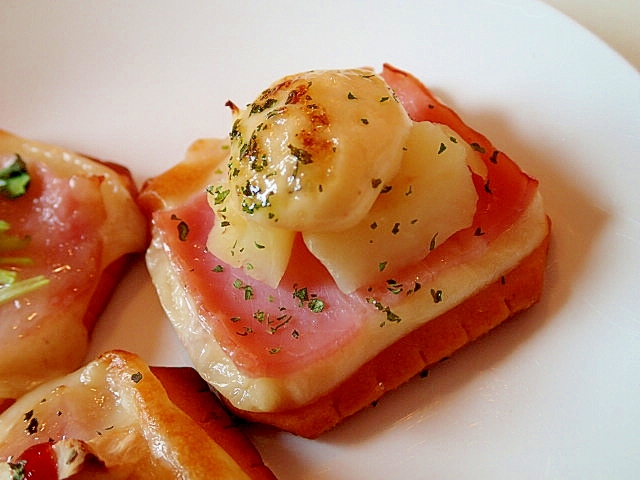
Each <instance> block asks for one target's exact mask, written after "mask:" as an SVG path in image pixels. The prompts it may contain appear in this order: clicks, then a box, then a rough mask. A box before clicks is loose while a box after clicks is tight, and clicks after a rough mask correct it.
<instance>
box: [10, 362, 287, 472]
mask: <svg viewBox="0 0 640 480" xmlns="http://www.w3.org/2000/svg"><path fill="white" fill-rule="evenodd" d="M0 460H2V462H3V463H0V475H1V474H2V472H4V473H5V474H6V478H51V479H58V478H59V479H63V478H129V479H135V478H167V479H169V478H203V479H204V478H207V479H234V480H235V479H255V480H257V479H264V480H266V479H275V477H274V476H273V474H272V472H271V471H270V470H269V469H268V468H267V467H266V466H265V465H264V464H263V462H262V459H261V457H260V455H259V454H258V452H257V450H256V449H255V447H254V446H253V445H252V444H251V443H250V441H249V440H248V438H247V437H246V436H244V434H243V433H242V432H241V431H240V430H239V429H238V428H236V427H235V426H234V425H233V423H232V422H231V419H230V417H229V416H228V415H227V413H226V412H225V411H224V409H223V408H222V405H220V403H219V402H218V401H217V400H216V398H215V396H214V395H212V394H211V391H210V390H209V388H208V387H207V385H206V383H205V382H204V381H203V380H202V379H201V378H200V377H199V376H198V374H197V373H196V372H195V371H194V370H193V369H191V368H188V367H183V368H174V367H155V368H154V367H151V368H150V367H149V366H148V365H147V364H146V363H145V362H144V361H143V360H141V359H140V358H139V357H137V356H136V355H134V354H132V353H128V352H124V351H110V352H107V353H105V354H103V355H101V356H100V357H99V358H98V359H96V360H94V361H92V362H90V363H88V364H87V365H85V366H84V367H82V368H80V369H79V370H77V371H75V372H73V373H71V374H67V375H66V376H64V377H62V378H58V379H55V380H51V381H49V382H47V383H45V384H42V385H40V386H39V387H37V388H36V389H35V390H33V391H31V392H29V393H27V394H26V395H24V396H23V397H21V398H20V399H19V400H17V401H16V403H14V404H13V405H12V406H11V407H10V408H9V409H8V410H6V411H5V412H4V413H3V414H2V415H0ZM3 478H4V477H3Z"/></svg>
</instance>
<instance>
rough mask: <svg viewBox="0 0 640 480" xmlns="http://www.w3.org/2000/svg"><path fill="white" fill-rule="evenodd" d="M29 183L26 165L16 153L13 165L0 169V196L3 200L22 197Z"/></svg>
mask: <svg viewBox="0 0 640 480" xmlns="http://www.w3.org/2000/svg"><path fill="white" fill-rule="evenodd" d="M30 181H31V176H30V175H29V173H28V172H27V164H26V163H25V162H24V160H22V157H20V155H18V154H17V153H16V156H15V159H14V160H13V163H12V164H11V165H9V166H7V167H5V168H2V169H0V194H1V195H2V196H4V197H5V198H17V197H20V196H22V195H24V194H25V193H26V191H27V187H28V186H29V182H30Z"/></svg>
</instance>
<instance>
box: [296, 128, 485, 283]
mask: <svg viewBox="0 0 640 480" xmlns="http://www.w3.org/2000/svg"><path fill="white" fill-rule="evenodd" d="M475 156H477V153H476V152H474V151H473V149H472V148H471V147H470V146H469V145H468V144H466V143H465V142H464V141H463V140H462V139H459V138H458V137H457V135H456V134H455V132H453V131H452V130H451V129H449V128H448V127H446V126H444V125H440V124H433V123H430V122H420V123H416V124H414V126H413V127H412V129H411V133H410V135H409V138H408V139H407V142H406V151H405V154H404V156H403V158H402V166H401V170H400V173H399V174H398V175H397V176H396V177H395V178H394V179H393V181H392V182H390V183H389V184H388V185H387V186H385V187H384V188H383V193H381V194H380V196H379V197H378V199H377V200H376V202H375V203H374V205H373V207H372V208H371V210H370V211H369V212H368V214H367V215H366V216H365V218H364V219H363V220H362V221H361V222H360V223H358V224H357V225H356V226H355V227H353V228H351V229H350V230H348V231H344V232H303V238H304V241H305V243H306V245H307V247H308V248H309V250H310V251H311V252H312V253H313V254H314V255H315V256H316V257H317V258H318V259H320V261H321V262H322V263H323V264H324V265H325V266H326V267H327V269H328V270H329V272H330V273H331V275H332V276H333V278H334V279H335V281H336V283H337V284H338V286H339V287H340V289H341V290H342V291H343V292H345V293H349V292H352V291H354V290H356V289H358V288H360V287H363V286H368V285H371V284H373V283H375V282H379V281H385V280H386V279H389V278H390V275H392V274H393V273H394V272H397V271H398V270H400V269H401V268H403V267H405V266H407V265H410V264H413V263H415V262H417V261H419V260H421V259H422V258H424V257H425V256H426V255H427V254H428V253H429V251H430V250H432V249H433V248H435V247H436V246H437V245H439V244H440V243H442V242H444V241H445V240H446V239H447V238H448V237H449V236H450V235H451V234H453V233H455V232H457V231H458V230H461V229H463V228H465V227H468V226H469V225H471V222H472V220H473V215H474V213H475V209H476V202H477V197H478V196H477V193H476V190H475V187H474V185H473V181H472V178H471V172H470V169H469V166H468V163H469V162H473V163H475V158H474V157H475Z"/></svg>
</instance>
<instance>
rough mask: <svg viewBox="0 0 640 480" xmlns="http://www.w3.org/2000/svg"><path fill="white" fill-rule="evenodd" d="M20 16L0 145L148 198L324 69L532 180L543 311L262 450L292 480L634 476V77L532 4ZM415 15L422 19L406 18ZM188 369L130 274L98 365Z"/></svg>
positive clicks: (5, 38) (444, 1) (78, 5)
mask: <svg viewBox="0 0 640 480" xmlns="http://www.w3.org/2000/svg"><path fill="white" fill-rule="evenodd" d="M216 3H222V2H204V1H203V2H197V1H194V2H164V1H163V2H150V1H149V2H116V1H108V2H71V1H58V2H19V3H17V2H16V3H13V4H11V5H5V6H4V7H3V19H2V22H1V24H2V28H0V85H1V86H2V87H1V89H0V128H4V129H6V130H9V131H11V132H13V133H16V134H19V135H22V136H25V137H31V138H34V139H39V140H42V141H47V142H51V143H56V144H60V145H64V146H66V147H68V148H71V149H74V150H78V151H81V152H85V153H87V154H90V155H92V156H96V157H99V158H103V159H111V160H114V161H118V162H120V163H124V164H126V165H128V166H129V167H130V169H131V170H132V171H133V173H134V176H135V178H136V180H137V181H138V182H142V181H143V180H144V179H145V178H148V177H150V176H154V175H157V174H159V173H160V172H162V171H164V170H166V169H167V168H169V167H170V166H171V165H173V164H174V163H176V162H178V161H179V160H180V159H181V158H182V155H183V152H184V150H185V149H186V148H187V146H188V145H189V144H190V143H191V141H193V140H194V139H196V138H199V137H205V136H217V137H219V136H224V135H226V134H227V132H228V130H229V129H230V125H229V120H230V114H229V112H228V110H227V108H225V107H224V103H225V101H226V100H228V99H232V100H234V101H235V102H237V103H239V104H243V103H247V102H249V101H251V100H252V99H253V97H254V96H255V94H256V93H257V92H259V91H260V90H262V88H264V87H265V86H267V85H268V84H269V83H271V81H273V80H275V79H277V78H279V77H281V76H283V75H285V74H288V73H293V72H295V71H302V70H307V69H314V68H341V67H354V66H362V65H370V66H374V67H377V68H380V67H381V65H382V63H383V62H390V63H392V64H394V65H396V66H398V67H400V68H402V69H405V70H408V71H410V72H412V73H414V74H415V75H416V76H418V77H419V78H421V79H422V80H423V81H424V82H425V83H426V84H427V85H428V86H430V87H431V88H432V89H433V91H434V92H436V93H437V94H438V95H439V96H440V97H441V98H442V99H443V100H444V101H445V102H446V103H448V104H449V105H451V106H452V107H453V108H454V109H456V110H457V111H458V113H459V114H460V115H461V116H462V117H463V119H465V120H466V121H467V122H468V123H469V124H471V125H472V126H473V127H475V128H476V129H478V130H480V131H481V132H483V133H485V134H486V135H487V136H488V137H489V138H490V139H491V140H492V141H493V142H494V143H495V145H496V146H497V147H498V148H500V149H502V150H504V151H506V152H507V153H508V154H510V156H511V157H512V158H513V159H514V160H516V161H517V162H518V163H519V164H520V165H521V166H522V167H523V168H524V169H525V170H526V171H527V172H529V173H530V174H532V175H533V176H535V177H537V178H538V179H539V180H540V183H541V189H542V193H543V195H544V197H545V201H546V205H547V208H548V211H549V214H550V215H551V217H552V219H553V241H552V247H551V255H550V261H549V266H548V271H547V282H546V291H545V295H544V298H543V300H542V302H541V303H540V304H538V305H537V306H535V307H534V308H532V309H531V310H530V311H528V312H527V313H526V314H524V315H521V316H520V317H518V318H517V319H516V320H514V321H512V322H508V323H507V324H505V325H503V326H502V327H500V328H499V329H497V330H496V331H494V332H493V333H492V334H491V335H489V336H487V337H486V338H484V339H482V340H481V341H480V342H477V343H475V344H473V345H471V346H469V347H468V348H465V349H464V350H463V351H461V352H459V353H458V354H457V355H455V356H454V357H453V358H452V359H450V360H449V361H447V362H445V363H443V364H441V365H439V366H438V367H437V368H434V369H432V371H431V372H430V375H429V376H428V377H427V378H423V379H416V380H415V381H412V382H410V383H409V384H408V385H406V386H404V387H403V388H401V389H399V390H398V391H396V392H394V393H392V394H390V395H388V396H387V397H385V398H384V399H383V400H382V401H381V402H380V403H379V404H378V405H377V407H376V408H373V409H369V410H367V411H365V412H363V413H362V414H360V415H358V416H356V417H355V418H353V419H351V420H349V421H348V422H346V423H345V424H344V425H343V426H341V427H340V428H338V429H337V430H336V431H334V432H331V433H329V434H327V435H325V436H323V437H322V438H321V439H319V440H316V441H308V440H302V439H299V438H294V437H292V436H290V435H286V434H274V433H272V432H268V431H266V430H264V429H260V428H255V429H252V432H251V433H252V435H253V437H254V439H255V441H256V442H257V444H258V447H259V448H260V450H261V451H262V453H263V455H264V457H265V459H266V461H267V463H269V465H270V466H271V467H272V468H273V470H274V471H275V472H276V474H277V475H279V476H280V478H283V479H339V480H340V479H355V478H408V479H423V478H439V479H440V478H465V479H475V478H519V479H523V478H535V479H539V478H618V479H620V478H636V477H635V476H636V475H637V474H638V472H640V435H638V427H639V426H640V407H639V406H638V398H640V300H639V298H640V295H639V294H638V287H639V285H640V274H639V273H638V272H639V266H640V253H639V252H640V194H639V191H640V189H639V188H638V183H639V181H640V162H638V155H639V154H640V75H638V73H637V71H636V70H634V69H633V68H632V67H631V66H630V65H628V64H627V63H625V62H624V61H623V60H622V59H621V58H620V57H619V56H618V55H617V54H615V53H614V52H612V51H611V50H610V49H609V48H608V47H606V46H605V45H604V44H602V43H601V42H600V41H599V40H597V39H596V38H595V37H594V36H593V35H591V34H590V33H588V32H586V31H585V30H583V29H582V28H580V27H578V26H577V25H575V24H574V23H573V22H571V21H569V20H567V19H566V18H565V17H564V16H562V15H560V14H558V13H557V12H555V11H554V10H552V9H550V8H549V7H546V6H544V5H543V4H540V3H537V2H534V1H529V0H516V1H509V2H503V1H489V0H484V1H478V2H465V1H462V0H432V1H429V2H412V3H411V4H409V3H405V2H399V1H398V2H393V1H372V2H344V1H326V2H313V3H312V2H305V3H303V2H289V1H276V2H254V3H253V4H251V3H249V2H242V1H240V2H238V1H236V2H227V3H228V5H216ZM418 3H419V4H418ZM116 347H117V348H124V349H129V350H132V351H135V352H137V353H139V354H141V355H142V356H143V357H144V358H146V359H147V360H148V361H149V362H151V363H155V364H166V365H179V364H186V363H188V359H187V358H186V355H185V354H184V352H183V350H182V348H181V346H180V345H179V344H178V342H177V341H176V338H175V336H174V334H173V331H172V329H171V327H170V326H169V324H168V322H167V320H166V318H165V317H164V315H163V312H162V310H161V308H160V305H159V302H158V300H157V298H156V296H155V292H154V290H153V288H152V286H151V283H150V281H149V278H148V275H147V273H146V270H145V267H144V265H143V263H142V262H138V264H136V265H135V266H134V268H133V269H132V270H131V272H130V273H129V275H128V276H127V277H126V278H125V280H124V281H123V282H122V284H121V285H120V287H119V289H118V291H117V292H116V295H115V297H114V299H113V302H112V303H111V304H110V306H109V308H108V310H107V311H106V313H105V314H104V316H103V318H102V319H101V321H100V323H99V325H98V327H97V330H96V332H95V336H94V342H93V345H92V348H91V353H90V357H93V356H94V355H95V354H97V353H99V352H102V351H104V350H106V349H109V348H116Z"/></svg>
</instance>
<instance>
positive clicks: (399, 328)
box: [147, 194, 548, 411]
mask: <svg viewBox="0 0 640 480" xmlns="http://www.w3.org/2000/svg"><path fill="white" fill-rule="evenodd" d="M547 232H548V226H547V221H546V215H545V212H544V206H543V202H542V199H541V197H540V195H539V194H538V195H537V196H536V197H535V199H534V200H533V201H532V203H531V204H530V206H529V207H528V209H527V210H526V211H525V212H524V213H523V215H522V216H521V217H520V218H519V220H518V221H517V222H516V223H515V224H514V225H513V226H512V227H511V228H509V229H508V230H507V231H505V232H504V233H503V234H502V235H500V236H499V237H498V238H497V239H496V240H495V241H493V242H492V243H491V244H490V245H489V246H488V250H487V252H486V253H485V254H483V255H482V256H481V257H479V258H477V259H476V260H474V261H472V262H470V263H465V264H462V265H458V266H455V267H452V268H449V269H447V270H445V271H443V272H442V273H441V274H440V275H438V276H437V277H436V278H434V279H433V282H434V283H433V285H437V287H438V288H441V289H442V290H443V291H446V292H447V295H446V297H444V298H443V299H442V301H441V302H439V303H434V302H433V299H432V298H431V297H430V295H431V294H430V292H429V287H428V286H427V285H425V286H423V288H422V289H421V290H420V291H419V292H416V293H414V294H413V295H411V296H409V297H403V298H404V300H403V301H402V302H401V303H399V304H398V305H395V306H394V312H395V313H397V314H398V315H399V316H400V317H401V318H402V319H403V321H402V322H397V323H387V325H386V326H385V328H380V327H379V325H380V324H381V323H383V322H384V320H385V313H384V312H375V313H372V318H371V319H370V321H367V322H365V323H366V324H367V325H368V326H367V327H366V328H362V329H360V331H359V332H358V333H357V335H355V336H354V337H353V338H352V339H351V340H350V341H349V343H348V344H347V345H346V346H345V347H344V348H342V349H340V350H339V351H337V352H335V353H334V354H332V355H328V356H326V357H325V358H323V359H322V360H321V361H319V362H316V363H314V364H313V365H311V366H309V367H308V368H305V369H302V370H298V371H295V372H294V373H293V374H290V375H287V376H283V377H278V378H275V377H254V376H251V375H249V374H247V373H246V372H243V371H240V370H239V369H238V368H237V367H236V366H235V364H234V363H233V360H232V359H231V358H230V357H229V356H227V355H226V353H225V352H224V351H223V350H222V348H221V347H220V346H219V345H218V344H217V343H216V342H215V339H213V338H212V335H211V332H210V331H209V330H208V329H207V328H206V327H205V322H204V321H202V319H201V318H200V312H199V309H198V306H197V304H196V302H195V300H194V299H193V298H192V297H191V296H189V295H188V292H187V293H185V289H184V287H183V284H182V280H181V279H180V276H179V274H178V272H177V270H176V269H174V268H172V266H171V260H170V258H169V256H168V254H167V252H166V251H165V250H164V248H163V245H162V242H161V240H160V238H161V236H160V235H154V241H153V242H152V244H151V246H150V248H149V249H148V251H147V265H148V268H149V270H150V273H151V276H152V278H153V281H154V284H155V287H156V289H157V291H158V293H159V296H160V299H161V302H162V304H163V307H164V309H165V311H166V312H167V314H168V316H169V318H170V320H171V322H172V323H173V325H174V327H175V328H176V331H177V333H178V335H179V337H180V338H181V340H182V342H183V344H184V345H185V347H186V348H187V350H188V352H189V355H190V357H191V359H192V360H193V362H194V365H195V367H196V368H197V369H198V371H199V372H200V374H201V375H202V376H203V377H204V378H205V380H207V381H208V382H209V383H210V384H211V385H213V386H214V387H215V388H216V389H217V390H219V391H220V392H221V393H222V394H223V395H224V396H225V397H226V398H227V399H228V400H229V401H230V402H231V403H233V404H234V405H235V406H236V407H238V408H240V409H244V410H250V411H277V410H280V409H287V408H293V407H296V406H300V405H304V404H306V403H308V402H310V401H312V400H313V399H315V398H317V397H318V396H320V395H323V394H325V393H327V392H329V391H331V390H332V389H333V388H334V387H335V386H336V385H338V384H339V383H340V382H341V381H343V380H344V379H346V378H348V377H349V376H350V375H351V374H352V373H353V372H355V371H356V370H357V369H358V368H359V367H360V366H361V365H362V364H364V363H365V362H366V361H367V360H368V359H370V358H372V357H374V356H375V355H377V354H378V353H379V352H380V351H382V350H383V349H384V348H386V347H387V346H389V345H390V344H392V343H393V342H395V341H396V340H397V339H399V338H401V337H403V336H405V335H406V334H408V333H410V332H411V331H412V330H414V329H415V328H417V327H418V326H420V325H422V324H424V323H426V322H428V321H429V320H431V319H433V318H435V317H437V316H438V315H440V314H442V313H444V312H445V311H447V310H449V309H451V308H453V307H454V306H455V305H457V304H459V303H460V302H462V301H464V299H465V298H468V297H469V296H470V295H472V294H473V293H475V292H477V291H479V290H481V289H482V288H484V287H485V286H487V285H488V284H490V283H492V282H493V281H495V280H496V279H497V278H499V276H500V275H501V274H502V272H505V271H508V270H510V269H511V268H513V267H515V266H516V265H517V264H518V263H520V262H521V261H522V259H524V258H525V257H526V256H527V255H528V254H529V253H531V252H532V251H533V250H534V249H535V248H536V247H537V246H538V245H539V244H540V242H541V241H542V240H543V239H544V238H545V236H546V235H547Z"/></svg>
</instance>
